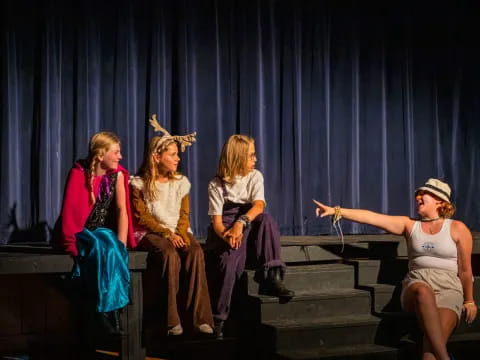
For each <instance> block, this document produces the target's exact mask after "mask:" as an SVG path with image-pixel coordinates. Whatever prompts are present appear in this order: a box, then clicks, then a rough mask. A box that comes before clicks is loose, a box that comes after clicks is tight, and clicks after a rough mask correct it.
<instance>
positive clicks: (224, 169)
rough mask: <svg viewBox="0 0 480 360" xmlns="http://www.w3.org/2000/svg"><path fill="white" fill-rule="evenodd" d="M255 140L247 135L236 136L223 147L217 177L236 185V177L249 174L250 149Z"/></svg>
mask: <svg viewBox="0 0 480 360" xmlns="http://www.w3.org/2000/svg"><path fill="white" fill-rule="evenodd" d="M250 144H255V140H254V139H253V138H251V137H250V136H247V135H239V134H235V135H232V136H230V137H229V138H228V140H227V142H226V143H225V144H224V145H223V148H222V153H221V154H220V160H219V162H218V169H217V176H218V177H219V178H221V179H222V180H223V181H225V182H228V183H234V182H235V177H236V176H245V175H247V174H248V168H247V165H248V148H249V146H250Z"/></svg>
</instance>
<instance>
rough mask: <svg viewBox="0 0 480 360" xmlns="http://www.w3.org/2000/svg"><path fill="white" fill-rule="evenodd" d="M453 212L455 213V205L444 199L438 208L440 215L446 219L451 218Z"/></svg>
mask: <svg viewBox="0 0 480 360" xmlns="http://www.w3.org/2000/svg"><path fill="white" fill-rule="evenodd" d="M440 200H441V199H440ZM453 214H455V206H454V205H453V204H451V203H449V202H446V201H443V200H442V204H441V205H440V207H439V208H438V215H439V216H440V217H443V218H445V219H449V218H451V217H452V216H453Z"/></svg>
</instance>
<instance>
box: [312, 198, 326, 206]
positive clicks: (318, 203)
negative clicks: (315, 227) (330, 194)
mask: <svg viewBox="0 0 480 360" xmlns="http://www.w3.org/2000/svg"><path fill="white" fill-rule="evenodd" d="M312 200H313V202H314V203H315V205H317V206H323V204H322V203H321V202H320V201H317V200H315V199H312Z"/></svg>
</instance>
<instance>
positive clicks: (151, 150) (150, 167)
mask: <svg viewBox="0 0 480 360" xmlns="http://www.w3.org/2000/svg"><path fill="white" fill-rule="evenodd" d="M161 139H162V136H154V137H153V138H152V139H151V140H150V143H149V145H148V150H147V151H145V155H144V157H143V162H142V165H141V166H140V169H138V172H137V175H138V176H140V177H141V178H142V179H143V183H144V195H145V198H146V200H150V201H155V200H156V198H157V193H156V191H155V181H156V180H157V178H158V176H159V174H160V172H159V169H158V168H159V164H158V163H156V162H155V159H154V158H153V155H154V154H158V155H160V156H161V155H162V154H163V153H164V152H165V151H167V150H168V146H170V145H171V144H175V145H177V148H178V144H177V142H176V141H173V140H172V141H171V142H170V143H169V144H167V145H166V146H164V147H162V148H163V150H162V151H161V152H160V153H158V152H156V151H155V149H156V148H157V146H158V143H159V142H160V140H161ZM178 175H180V173H178V172H177V171H169V172H168V174H167V176H168V178H169V179H170V180H174V179H177V178H178Z"/></svg>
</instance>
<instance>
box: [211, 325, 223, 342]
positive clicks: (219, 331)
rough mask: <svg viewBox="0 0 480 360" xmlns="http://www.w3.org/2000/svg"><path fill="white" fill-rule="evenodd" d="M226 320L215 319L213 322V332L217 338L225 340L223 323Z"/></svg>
mask: <svg viewBox="0 0 480 360" xmlns="http://www.w3.org/2000/svg"><path fill="white" fill-rule="evenodd" d="M224 324H225V321H223V320H214V323H213V334H214V335H215V339H217V340H223V325H224Z"/></svg>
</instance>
